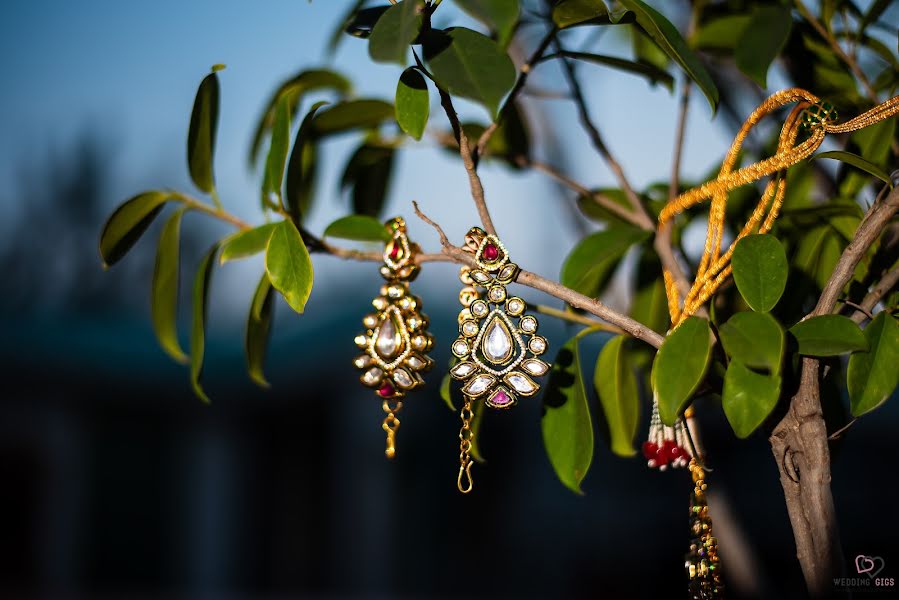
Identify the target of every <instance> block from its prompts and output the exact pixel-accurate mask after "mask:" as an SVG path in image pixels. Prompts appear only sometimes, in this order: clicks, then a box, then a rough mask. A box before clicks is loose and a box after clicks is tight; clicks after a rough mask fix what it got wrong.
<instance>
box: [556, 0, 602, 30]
mask: <svg viewBox="0 0 899 600" xmlns="http://www.w3.org/2000/svg"><path fill="white" fill-rule="evenodd" d="M607 14H609V9H608V7H607V6H606V3H605V2H604V1H603V0H562V1H561V2H559V3H558V4H556V6H555V7H553V12H552V19H553V23H555V24H556V26H557V27H559V28H560V29H564V28H565V27H571V26H572V25H577V24H578V23H583V22H585V21H590V20H591V19H595V18H597V17H601V16H604V15H607Z"/></svg>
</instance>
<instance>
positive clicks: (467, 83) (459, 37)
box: [423, 27, 516, 117]
mask: <svg viewBox="0 0 899 600" xmlns="http://www.w3.org/2000/svg"><path fill="white" fill-rule="evenodd" d="M423 37H425V39H424V45H423V49H424V55H425V59H426V60H427V61H428V65H429V66H430V68H431V73H432V74H433V75H434V77H435V79H436V80H437V82H438V83H439V84H440V86H441V87H442V88H444V89H445V90H447V91H448V92H449V93H450V94H452V95H454V96H461V97H463V98H468V99H470V100H474V101H476V102H480V103H481V104H483V105H484V106H485V107H486V108H487V110H488V111H489V113H490V116H491V117H495V116H496V112H497V109H498V107H499V103H500V101H501V100H502V99H503V97H505V95H506V94H508V93H509V90H511V89H512V86H513V85H515V77H516V74H515V65H514V64H513V63H512V59H510V58H509V55H508V54H506V52H505V51H503V49H502V48H500V47H499V46H498V45H497V43H496V42H494V41H493V40H491V39H490V38H488V37H486V36H484V35H482V34H480V33H478V32H476V31H472V30H471V29H466V28H464V27H454V28H452V29H447V30H446V31H441V30H436V29H435V30H431V31H430V32H428V35H427V36H423Z"/></svg>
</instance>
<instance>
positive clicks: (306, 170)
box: [284, 102, 327, 223]
mask: <svg viewBox="0 0 899 600" xmlns="http://www.w3.org/2000/svg"><path fill="white" fill-rule="evenodd" d="M325 104H327V103H326V102H316V103H315V104H313V105H312V108H310V109H309V112H308V113H306V116H305V117H304V118H303V122H302V124H300V128H299V129H298V130H297V136H296V138H295V139H294V142H293V149H292V150H291V151H290V159H288V162H287V183H286V185H285V190H284V191H285V195H286V197H287V210H288V211H289V212H290V214H291V216H292V217H293V218H294V219H295V220H296V221H297V222H298V223H299V222H302V218H303V213H304V212H306V209H308V207H309V205H310V203H311V202H312V194H313V191H314V187H315V175H316V160H315V159H316V149H315V148H316V147H315V140H314V136H313V128H314V126H313V122H314V120H315V114H316V112H318V109H320V108H321V107H322V106H324V105H325Z"/></svg>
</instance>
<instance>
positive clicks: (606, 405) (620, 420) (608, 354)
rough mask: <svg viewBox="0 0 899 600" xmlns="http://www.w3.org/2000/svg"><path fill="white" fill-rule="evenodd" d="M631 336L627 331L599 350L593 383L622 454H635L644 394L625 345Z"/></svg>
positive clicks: (615, 448) (615, 447)
mask: <svg viewBox="0 0 899 600" xmlns="http://www.w3.org/2000/svg"><path fill="white" fill-rule="evenodd" d="M627 340H628V338H627V337H626V336H623V335H619V336H616V337H614V338H612V339H611V340H609V341H608V342H607V343H606V345H605V346H603V348H602V351H601V352H600V353H599V360H597V361H596V371H595V372H594V374H593V385H594V386H596V393H597V395H598V396H599V402H600V404H601V405H602V409H603V412H604V413H605V415H606V422H607V423H608V424H609V437H610V442H611V447H612V452H614V453H615V454H617V455H618V456H633V455H634V454H636V453H637V450H636V449H635V448H634V437H635V436H636V435H637V426H638V425H639V424H640V397H639V396H638V395H637V378H636V377H635V376H634V372H633V370H632V367H631V365H632V361H631V359H630V356H629V355H628V353H627V350H626V348H625V343H626V342H627Z"/></svg>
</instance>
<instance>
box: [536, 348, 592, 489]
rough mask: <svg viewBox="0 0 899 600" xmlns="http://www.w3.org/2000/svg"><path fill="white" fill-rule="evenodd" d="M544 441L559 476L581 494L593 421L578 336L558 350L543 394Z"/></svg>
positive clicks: (590, 454)
mask: <svg viewBox="0 0 899 600" xmlns="http://www.w3.org/2000/svg"><path fill="white" fill-rule="evenodd" d="M541 427H542V429H543V445H544V447H545V448H546V453H547V454H548V455H549V462H550V463H551V464H552V467H553V469H554V470H555V472H556V475H558V477H559V480H560V481H561V482H562V483H563V484H565V487H567V488H568V489H570V490H571V491H573V492H575V493H578V494H582V493H583V492H582V491H581V482H582V481H583V480H584V477H585V476H586V475H587V471H588V470H589V469H590V463H591V462H592V461H593V423H592V421H591V419H590V408H589V406H587V392H586V390H585V389H584V380H583V376H582V375H581V365H580V357H579V351H578V339H577V338H576V337H575V338H572V339H570V340H568V342H567V343H566V344H565V345H564V346H563V347H562V349H561V350H559V353H558V354H557V355H556V359H555V361H554V364H553V366H552V370H551V371H550V373H549V380H548V381H547V383H546V392H545V393H544V394H543V420H542V421H541Z"/></svg>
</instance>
